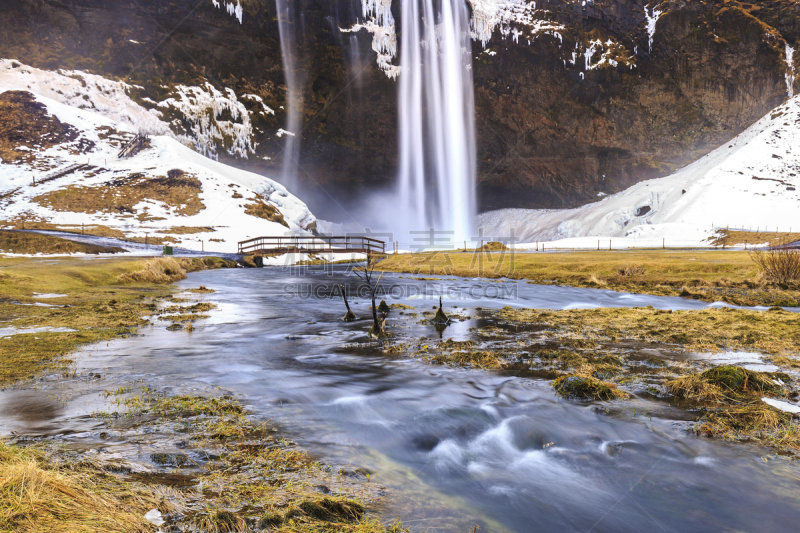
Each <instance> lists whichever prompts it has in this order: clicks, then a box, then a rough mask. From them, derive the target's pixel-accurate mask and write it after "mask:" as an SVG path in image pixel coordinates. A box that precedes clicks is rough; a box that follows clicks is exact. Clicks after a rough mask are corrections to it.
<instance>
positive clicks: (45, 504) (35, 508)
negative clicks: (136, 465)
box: [0, 442, 158, 533]
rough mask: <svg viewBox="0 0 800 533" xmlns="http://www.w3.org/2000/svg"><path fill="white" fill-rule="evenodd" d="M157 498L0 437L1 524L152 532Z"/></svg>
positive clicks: (31, 531) (22, 528)
mask: <svg viewBox="0 0 800 533" xmlns="http://www.w3.org/2000/svg"><path fill="white" fill-rule="evenodd" d="M157 503H158V502H157V498H156V497H154V495H153V494H152V493H151V492H149V491H147V490H145V489H144V488H142V487H139V486H137V485H133V484H126V483H123V482H121V481H119V480H118V479H116V478H114V477H112V476H110V475H108V474H106V473H105V472H103V471H102V470H100V469H98V468H93V467H91V466H89V465H77V466H72V467H68V466H63V467H59V466H58V463H57V462H56V461H54V460H53V458H52V457H51V456H49V455H47V454H45V453H44V452H41V451H37V450H33V449H25V448H19V447H14V446H9V445H7V444H5V443H2V442H0V529H2V530H3V531H17V532H20V533H23V532H24V533H40V532H41V533H47V532H53V531H57V532H65V533H66V532H86V533H90V532H97V533H105V532H120V533H128V532H149V531H152V526H150V524H149V523H148V522H147V521H146V520H145V518H144V514H145V513H146V512H147V511H148V510H149V509H152V508H154V507H156V506H157Z"/></svg>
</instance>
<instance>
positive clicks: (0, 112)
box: [0, 91, 78, 163]
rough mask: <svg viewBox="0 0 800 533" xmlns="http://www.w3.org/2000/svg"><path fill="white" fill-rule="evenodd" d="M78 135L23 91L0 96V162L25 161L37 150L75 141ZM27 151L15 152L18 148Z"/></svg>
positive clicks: (8, 92) (32, 157) (30, 158)
mask: <svg viewBox="0 0 800 533" xmlns="http://www.w3.org/2000/svg"><path fill="white" fill-rule="evenodd" d="M77 138H78V131H77V130H75V129H74V128H72V127H71V126H69V125H68V124H64V123H62V122H61V121H60V120H58V118H56V117H54V116H52V115H49V114H48V113H47V108H46V107H45V105H44V104H41V103H39V102H37V101H36V99H35V98H34V97H33V95H32V94H31V93H29V92H25V91H6V92H4V93H2V94H0V160H2V161H3V162H5V163H14V162H18V161H28V162H30V161H31V160H32V159H34V158H35V157H36V155H35V154H36V152H37V151H38V150H40V149H45V148H49V147H51V146H55V145H57V144H61V143H65V142H70V141H74V140H75V139H77ZM22 146H24V147H27V148H29V149H30V150H18V148H19V147H22Z"/></svg>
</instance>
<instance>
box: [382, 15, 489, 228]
mask: <svg viewBox="0 0 800 533" xmlns="http://www.w3.org/2000/svg"><path fill="white" fill-rule="evenodd" d="M400 9H401V11H402V18H401V31H402V34H401V36H400V41H401V50H400V65H401V70H400V94H399V106H398V117H399V118H398V120H399V125H400V168H399V194H400V202H401V205H402V210H403V211H404V214H405V217H404V220H403V221H401V222H402V223H404V224H405V227H403V228H401V233H403V234H405V233H406V232H408V231H419V230H426V229H428V228H436V229H438V230H445V231H455V232H456V234H455V240H457V241H459V240H463V239H468V240H471V239H472V237H473V236H474V231H473V230H474V228H473V226H474V219H475V213H476V211H475V210H476V204H475V118H474V113H475V111H474V107H475V104H474V98H473V86H472V70H471V65H472V58H471V54H470V50H471V43H470V37H469V14H468V12H467V6H466V2H464V0H441V1H436V2H434V0H408V1H404V2H401V7H400Z"/></svg>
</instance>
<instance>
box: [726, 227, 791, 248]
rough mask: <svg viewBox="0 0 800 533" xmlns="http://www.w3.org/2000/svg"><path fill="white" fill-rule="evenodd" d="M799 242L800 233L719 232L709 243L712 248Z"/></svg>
mask: <svg viewBox="0 0 800 533" xmlns="http://www.w3.org/2000/svg"><path fill="white" fill-rule="evenodd" d="M795 241H800V233H788V232H787V233H778V232H771V233H770V232H753V231H734V230H726V229H723V230H719V231H717V238H716V239H714V240H713V241H711V244H712V245H713V246H722V247H725V246H742V245H744V244H746V245H748V246H764V245H766V246H779V245H781V244H786V243H789V242H795Z"/></svg>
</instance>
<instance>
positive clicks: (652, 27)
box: [644, 6, 664, 53]
mask: <svg viewBox="0 0 800 533" xmlns="http://www.w3.org/2000/svg"><path fill="white" fill-rule="evenodd" d="M648 9H650V11H651V13H652V14H651V13H648V12H647V10H648ZM663 14H664V12H663V11H662V10H660V9H658V8H656V7H654V8H652V9H651V8H650V6H644V16H645V18H646V19H647V46H648V49H649V50H650V53H653V37H655V35H656V23H657V22H658V19H659V18H661V15H663Z"/></svg>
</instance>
